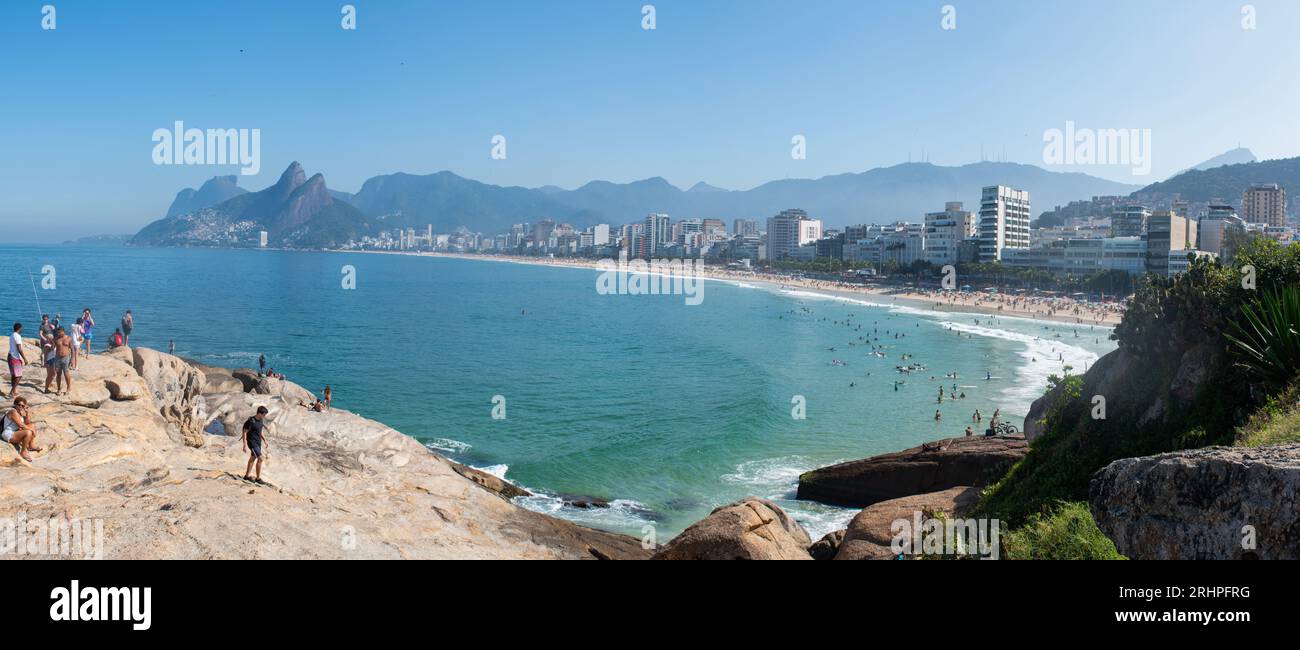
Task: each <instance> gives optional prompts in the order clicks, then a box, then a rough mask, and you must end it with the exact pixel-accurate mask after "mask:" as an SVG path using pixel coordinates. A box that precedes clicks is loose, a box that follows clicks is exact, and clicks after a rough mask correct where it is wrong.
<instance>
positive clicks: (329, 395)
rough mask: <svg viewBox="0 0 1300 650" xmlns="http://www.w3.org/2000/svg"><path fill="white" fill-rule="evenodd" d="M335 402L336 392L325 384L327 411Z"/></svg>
mask: <svg viewBox="0 0 1300 650" xmlns="http://www.w3.org/2000/svg"><path fill="white" fill-rule="evenodd" d="M333 402H334V391H333V390H332V389H331V388H330V386H329V384H325V410H327V411H328V410H329V408H330V404H331V403H333Z"/></svg>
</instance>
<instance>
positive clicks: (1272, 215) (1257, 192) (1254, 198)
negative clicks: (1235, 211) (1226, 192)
mask: <svg viewBox="0 0 1300 650" xmlns="http://www.w3.org/2000/svg"><path fill="white" fill-rule="evenodd" d="M1241 218H1242V219H1245V220H1246V223H1262V224H1267V225H1270V226H1285V225H1286V189H1284V188H1283V187H1282V186H1281V185H1278V184H1277V183H1267V184H1256V185H1251V186H1250V187H1249V188H1248V189H1247V190H1246V191H1245V192H1243V193H1242V195H1241Z"/></svg>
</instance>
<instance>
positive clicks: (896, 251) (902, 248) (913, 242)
mask: <svg viewBox="0 0 1300 650" xmlns="http://www.w3.org/2000/svg"><path fill="white" fill-rule="evenodd" d="M924 259H925V226H924V225H923V224H919V223H909V224H902V227H901V228H899V229H898V230H895V231H894V232H891V233H886V234H884V235H881V237H880V261H881V263H882V264H883V263H888V262H893V263H895V264H897V265H899V266H909V265H911V264H913V263H915V262H918V261H921V260H924Z"/></svg>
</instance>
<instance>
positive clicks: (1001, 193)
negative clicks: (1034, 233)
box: [979, 185, 1029, 262]
mask: <svg viewBox="0 0 1300 650" xmlns="http://www.w3.org/2000/svg"><path fill="white" fill-rule="evenodd" d="M979 240H980V261H981V262H993V261H997V260H1001V259H1002V254H1003V251H1005V250H1006V249H1008V248H1029V192H1028V191H1027V190H1017V189H1014V188H1010V187H1006V186H1005V185H993V186H990V187H985V188H984V190H983V192H982V193H981V195H980V226H979Z"/></svg>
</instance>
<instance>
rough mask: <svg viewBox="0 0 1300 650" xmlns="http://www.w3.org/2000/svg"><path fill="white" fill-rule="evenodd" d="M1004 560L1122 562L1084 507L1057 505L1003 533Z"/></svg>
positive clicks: (1079, 504) (1082, 504)
mask: <svg viewBox="0 0 1300 650" xmlns="http://www.w3.org/2000/svg"><path fill="white" fill-rule="evenodd" d="M1002 557H1003V558H1004V559H1007V560H1122V559H1124V556H1122V555H1120V554H1119V551H1117V550H1115V544H1114V543H1113V542H1111V541H1110V540H1109V539H1107V537H1106V536H1105V535H1104V534H1102V532H1101V529H1100V528H1098V527H1097V522H1096V521H1094V520H1093V518H1092V513H1091V512H1089V511H1088V506H1087V504H1084V503H1080V502H1064V501H1063V502H1058V503H1057V504H1056V505H1055V506H1054V507H1052V508H1051V509H1050V510H1049V511H1048V512H1046V513H1036V514H1034V515H1033V516H1031V517H1030V518H1029V519H1028V520H1027V521H1026V522H1025V525H1024V526H1021V527H1020V528H1016V529H1014V530H1011V531H1008V532H1006V533H1003V535H1002Z"/></svg>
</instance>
